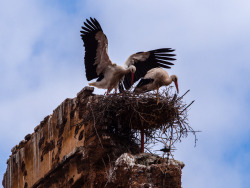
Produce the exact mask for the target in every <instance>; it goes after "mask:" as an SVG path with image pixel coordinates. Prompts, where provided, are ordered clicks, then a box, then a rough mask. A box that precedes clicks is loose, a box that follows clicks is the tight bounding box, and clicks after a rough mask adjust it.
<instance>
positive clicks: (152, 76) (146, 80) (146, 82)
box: [134, 68, 179, 103]
mask: <svg viewBox="0 0 250 188" xmlns="http://www.w3.org/2000/svg"><path fill="white" fill-rule="evenodd" d="M172 82H174V83H175V87H176V90H177V93H179V88H178V77H177V76H176V75H171V76H169V75H168V73H167V71H165V70H164V69H162V68H153V69H151V70H149V71H148V72H147V74H146V75H145V76H144V77H143V78H142V79H141V80H140V82H139V83H138V84H137V86H136V87H135V90H134V91H135V92H147V91H152V90H157V103H158V102H159V98H158V92H159V91H158V90H159V88H160V87H161V86H168V85H170V84H171V83H172Z"/></svg>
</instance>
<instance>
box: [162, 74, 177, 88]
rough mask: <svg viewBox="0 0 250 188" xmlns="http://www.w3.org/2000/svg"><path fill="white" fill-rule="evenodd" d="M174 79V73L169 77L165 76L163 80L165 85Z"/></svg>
mask: <svg viewBox="0 0 250 188" xmlns="http://www.w3.org/2000/svg"><path fill="white" fill-rule="evenodd" d="M174 79H175V75H171V76H170V77H168V78H166V79H165V80H164V84H165V85H166V86H167V85H170V84H171V83H172V82H173V81H174Z"/></svg>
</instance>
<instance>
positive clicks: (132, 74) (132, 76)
mask: <svg viewBox="0 0 250 188" xmlns="http://www.w3.org/2000/svg"><path fill="white" fill-rule="evenodd" d="M134 75H135V73H134V72H131V86H132V85H133V84H134Z"/></svg>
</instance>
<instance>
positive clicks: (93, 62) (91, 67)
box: [81, 18, 175, 93]
mask: <svg viewBox="0 0 250 188" xmlns="http://www.w3.org/2000/svg"><path fill="white" fill-rule="evenodd" d="M82 29H83V30H82V31H81V33H82V34H81V37H82V40H83V42H84V47H85V58H84V60H85V70H86V77H87V80H88V81H90V80H92V79H96V78H97V80H96V82H92V83H89V85H91V86H95V87H98V88H101V89H107V90H108V92H110V91H111V90H112V89H117V87H118V85H119V83H123V84H124V86H125V88H126V89H129V88H130V87H131V86H132V85H133V83H134V81H137V80H139V79H140V78H142V77H143V76H145V74H146V73H147V71H148V70H150V69H152V68H155V67H164V68H170V66H169V65H173V63H171V62H170V61H173V60H175V59H174V58H172V56H175V54H172V53H171V52H173V51H174V50H173V49H171V48H161V49H156V50H151V51H147V52H138V53H135V54H132V55H131V56H129V58H128V59H127V60H126V61H125V63H124V64H123V65H122V66H119V65H117V64H115V63H112V62H111V60H110V59H109V56H108V40H107V37H106V35H105V34H104V33H103V30H102V28H101V26H100V24H99V22H98V21H97V20H96V19H92V18H90V20H88V19H86V21H85V22H84V26H83V27H82ZM134 79H135V80H134ZM108 92H107V93H108Z"/></svg>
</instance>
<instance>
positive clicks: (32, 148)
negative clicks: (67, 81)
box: [2, 87, 184, 188]
mask: <svg viewBox="0 0 250 188" xmlns="http://www.w3.org/2000/svg"><path fill="white" fill-rule="evenodd" d="M92 92H93V88H91V87H85V88H84V89H83V90H82V91H80V92H79V93H78V94H77V97H76V98H73V99H66V100H65V101H64V102H63V103H62V104H61V105H59V106H58V107H57V108H56V109H55V110H54V111H53V113H52V114H51V115H49V116H47V117H45V118H44V120H43V121H42V122H41V123H40V124H39V125H38V126H36V128H35V129H34V133H32V134H28V135H27V136H25V139H24V140H23V141H21V142H20V143H19V145H17V146H15V147H13V149H12V150H11V151H12V155H11V156H10V158H9V159H8V161H7V164H8V165H7V170H6V173H5V174H4V178H3V182H2V184H3V186H4V188H15V187H18V188H19V187H20V188H28V187H39V188H42V187H55V188H58V187H73V188H74V187H75V188H78V187H83V188H91V187H92V188H94V187H100V188H102V187H114V188H117V187H124V188H126V187H132V188H133V187H135V188H137V187H168V188H170V187H171V188H172V187H173V188H180V187H181V169H182V168H183V167H184V164H183V163H182V162H179V161H173V160H172V161H169V165H168V166H166V165H165V166H164V165H162V163H161V162H159V161H161V159H160V158H159V157H158V156H155V155H151V154H139V151H140V148H139V146H137V145H136V144H135V143H132V142H131V143H129V144H128V142H126V145H124V144H123V142H122V141H121V140H119V139H117V135H116V136H115V135H113V133H112V134H111V133H107V130H106V129H107V127H104V126H102V127H100V126H99V125H95V123H94V122H93V120H92V119H93V118H91V112H90V110H89V109H90V108H89V105H90V104H91V103H93V102H95V103H98V98H99V97H103V96H97V95H93V94H92ZM107 126H108V124H107ZM166 168H167V170H166ZM164 170H166V171H164ZM163 171H164V172H166V173H163Z"/></svg>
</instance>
